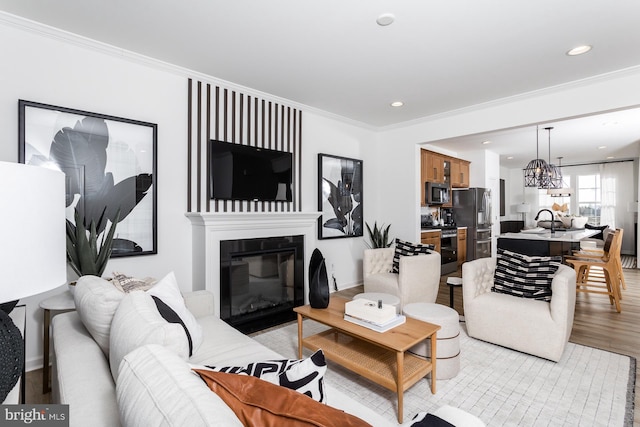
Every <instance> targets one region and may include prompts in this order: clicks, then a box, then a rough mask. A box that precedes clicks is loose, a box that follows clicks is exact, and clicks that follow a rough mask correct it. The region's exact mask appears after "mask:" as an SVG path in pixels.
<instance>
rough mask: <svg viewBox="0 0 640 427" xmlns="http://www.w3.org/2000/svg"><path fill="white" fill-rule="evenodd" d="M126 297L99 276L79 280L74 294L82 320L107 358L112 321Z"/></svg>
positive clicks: (83, 277) (84, 277)
mask: <svg viewBox="0 0 640 427" xmlns="http://www.w3.org/2000/svg"><path fill="white" fill-rule="evenodd" d="M124 295H125V294H124V293H122V292H120V291H119V290H118V289H116V287H115V286H113V285H112V284H111V282H109V281H108V280H104V279H102V278H100V277H97V276H82V277H81V278H79V279H78V282H77V283H76V290H75V291H74V293H73V299H74V301H75V304H76V310H77V311H78V314H79V315H80V320H82V323H83V324H84V327H85V328H87V331H89V333H90V334H91V336H92V337H93V339H94V340H95V342H96V343H97V344H98V346H100V349H102V352H103V353H104V354H105V356H107V357H109V334H110V331H111V321H112V320H113V315H114V314H115V312H116V310H117V308H118V306H119V305H120V301H122V298H124Z"/></svg>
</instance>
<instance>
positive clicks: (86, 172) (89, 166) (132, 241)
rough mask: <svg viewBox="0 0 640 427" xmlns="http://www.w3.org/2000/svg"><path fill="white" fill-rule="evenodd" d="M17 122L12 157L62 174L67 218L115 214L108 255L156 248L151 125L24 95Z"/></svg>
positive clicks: (87, 218)
mask: <svg viewBox="0 0 640 427" xmlns="http://www.w3.org/2000/svg"><path fill="white" fill-rule="evenodd" d="M18 119H19V120H18V122H19V123H18V126H19V128H18V156H19V159H18V160H19V161H20V162H21V163H25V164H28V165H35V166H41V167H50V168H55V169H59V170H61V171H62V172H64V174H65V178H66V207H67V219H69V220H70V221H71V222H72V223H74V217H75V215H74V212H75V210H76V209H77V210H78V214H79V215H80V216H79V217H80V218H83V219H84V223H85V225H86V226H89V224H91V222H92V221H95V223H96V224H98V223H99V219H100V217H101V216H102V215H104V216H105V217H106V218H107V219H109V221H110V222H113V221H114V220H115V219H116V215H117V213H118V212H119V215H120V216H119V218H120V219H119V221H118V223H117V225H116V234H115V238H114V243H113V252H112V254H111V256H112V257H119V256H132V255H147V254H155V253H157V246H156V245H157V243H156V240H157V226H156V222H157V213H156V207H157V196H156V195H157V185H156V179H157V173H156V166H157V159H156V148H157V133H158V127H157V125H156V124H153V123H146V122H141V121H137V120H130V119H124V118H120V117H113V116H107V115H104V114H96V113H90V112H87V111H79V110H72V109H70V108H64V107H57V106H54V105H47V104H41V103H37V102H31V101H24V100H20V101H19V103H18ZM106 223H107V221H102V225H103V228H105V226H106ZM61 226H62V225H61ZM97 231H98V232H99V233H100V232H101V231H102V230H97Z"/></svg>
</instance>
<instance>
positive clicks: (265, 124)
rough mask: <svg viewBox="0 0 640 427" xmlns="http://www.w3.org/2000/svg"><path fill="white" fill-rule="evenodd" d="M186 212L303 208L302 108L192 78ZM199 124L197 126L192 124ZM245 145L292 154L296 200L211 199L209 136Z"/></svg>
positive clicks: (275, 210) (297, 209) (273, 210)
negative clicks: (301, 182) (301, 188)
mask: <svg viewBox="0 0 640 427" xmlns="http://www.w3.org/2000/svg"><path fill="white" fill-rule="evenodd" d="M187 95H188V96H187V98H188V103H189V105H188V108H187V114H188V119H187V120H188V125H187V140H188V141H187V144H188V147H187V155H188V165H187V173H188V175H189V176H188V178H187V186H188V189H187V211H188V212H299V211H301V190H300V180H301V171H300V165H301V160H302V149H301V138H302V112H301V111H300V110H298V109H296V108H292V107H290V106H287V105H283V104H279V103H276V102H274V101H270V100H266V99H261V98H258V97H255V96H252V95H245V94H243V93H240V92H237V91H235V90H231V89H228V88H224V87H220V86H216V85H213V86H212V85H211V84H208V83H203V82H200V81H197V82H194V81H193V80H192V79H189V80H188V89H187ZM194 127H195V131H194V129H193V128H194ZM209 139H216V140H219V141H225V142H232V143H234V144H244V145H251V146H257V147H263V148H270V149H273V150H280V151H288V152H290V153H293V201H292V202H256V201H230V200H211V199H210V198H209V197H208V195H209V194H210V189H209V179H208V176H209V173H210V170H209V161H208V155H209V154H208V141H209Z"/></svg>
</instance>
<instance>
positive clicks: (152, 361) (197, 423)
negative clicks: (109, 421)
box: [116, 344, 242, 427]
mask: <svg viewBox="0 0 640 427" xmlns="http://www.w3.org/2000/svg"><path fill="white" fill-rule="evenodd" d="M116 397H117V402H118V407H119V408H120V421H121V423H122V425H123V427H129V426H131V427H133V426H167V427H178V426H180V427H204V426H208V427H209V426H212V427H235V426H242V423H241V422H240V420H239V419H238V417H236V416H235V414H234V413H233V411H231V409H230V408H229V407H228V406H227V405H226V404H225V403H224V402H223V401H222V399H220V398H219V397H218V396H217V395H216V394H214V393H211V390H209V388H208V387H207V386H206V384H205V383H204V382H203V381H202V380H201V379H200V377H198V376H197V375H195V374H194V373H193V371H191V369H190V368H189V365H188V364H187V363H186V362H185V361H184V360H182V359H181V358H180V357H179V356H177V355H176V354H174V353H173V352H171V351H170V350H167V349H166V348H164V347H162V346H159V345H154V344H151V345H145V346H142V347H139V348H137V349H136V350H134V351H132V352H131V353H129V354H128V355H126V356H125V357H124V359H123V360H122V363H121V365H120V376H119V377H118V382H117V384H116Z"/></svg>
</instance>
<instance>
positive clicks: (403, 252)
mask: <svg viewBox="0 0 640 427" xmlns="http://www.w3.org/2000/svg"><path fill="white" fill-rule="evenodd" d="M433 249H435V246H433V245H424V244H422V243H411V242H406V241H404V240H400V239H398V238H396V249H395V252H394V253H393V263H392V267H391V273H400V257H401V256H413V255H422V254H430V253H431V251H432V250H433Z"/></svg>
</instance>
